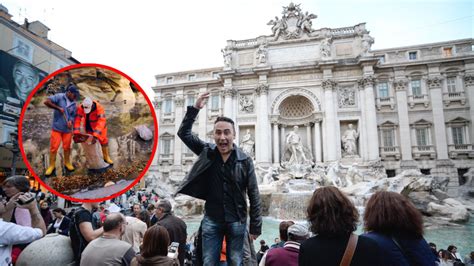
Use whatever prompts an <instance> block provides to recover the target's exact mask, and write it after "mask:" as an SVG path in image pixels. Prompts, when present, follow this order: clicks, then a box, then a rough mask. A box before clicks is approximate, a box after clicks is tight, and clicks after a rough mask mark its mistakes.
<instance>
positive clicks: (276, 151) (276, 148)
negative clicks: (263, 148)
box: [272, 121, 280, 164]
mask: <svg viewBox="0 0 474 266" xmlns="http://www.w3.org/2000/svg"><path fill="white" fill-rule="evenodd" d="M272 123H273V163H274V164H279V163H280V134H279V133H280V132H279V131H278V123H277V121H272Z"/></svg>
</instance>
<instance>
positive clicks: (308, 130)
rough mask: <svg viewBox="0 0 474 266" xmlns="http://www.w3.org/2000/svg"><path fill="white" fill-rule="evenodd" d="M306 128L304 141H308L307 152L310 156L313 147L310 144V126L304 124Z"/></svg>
mask: <svg viewBox="0 0 474 266" xmlns="http://www.w3.org/2000/svg"><path fill="white" fill-rule="evenodd" d="M304 126H305V127H306V139H307V140H308V150H309V152H310V153H311V154H312V153H313V145H312V144H311V124H310V123H306V124H304Z"/></svg>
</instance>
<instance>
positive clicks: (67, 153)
mask: <svg viewBox="0 0 474 266" xmlns="http://www.w3.org/2000/svg"><path fill="white" fill-rule="evenodd" d="M64 166H66V169H67V170H68V171H71V172H72V171H74V166H72V164H71V151H64Z"/></svg>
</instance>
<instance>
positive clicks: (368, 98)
mask: <svg viewBox="0 0 474 266" xmlns="http://www.w3.org/2000/svg"><path fill="white" fill-rule="evenodd" d="M364 72H365V69H364ZM359 84H361V85H362V86H363V87H364V93H365V119H366V130H367V140H368V143H367V148H368V149H367V151H368V159H369V160H371V161H373V160H378V159H379V142H378V134H377V132H378V131H377V113H376V111H375V96H374V78H373V76H371V75H366V76H365V77H363V78H362V79H361V80H359Z"/></svg>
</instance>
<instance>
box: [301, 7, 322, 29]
mask: <svg viewBox="0 0 474 266" xmlns="http://www.w3.org/2000/svg"><path fill="white" fill-rule="evenodd" d="M317 17H318V16H316V15H315V14H309V13H308V11H306V13H305V14H304V15H302V18H301V20H300V25H301V29H302V30H303V31H305V32H307V33H311V32H312V31H313V29H312V26H313V23H312V22H311V20H312V19H315V18H317Z"/></svg>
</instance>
